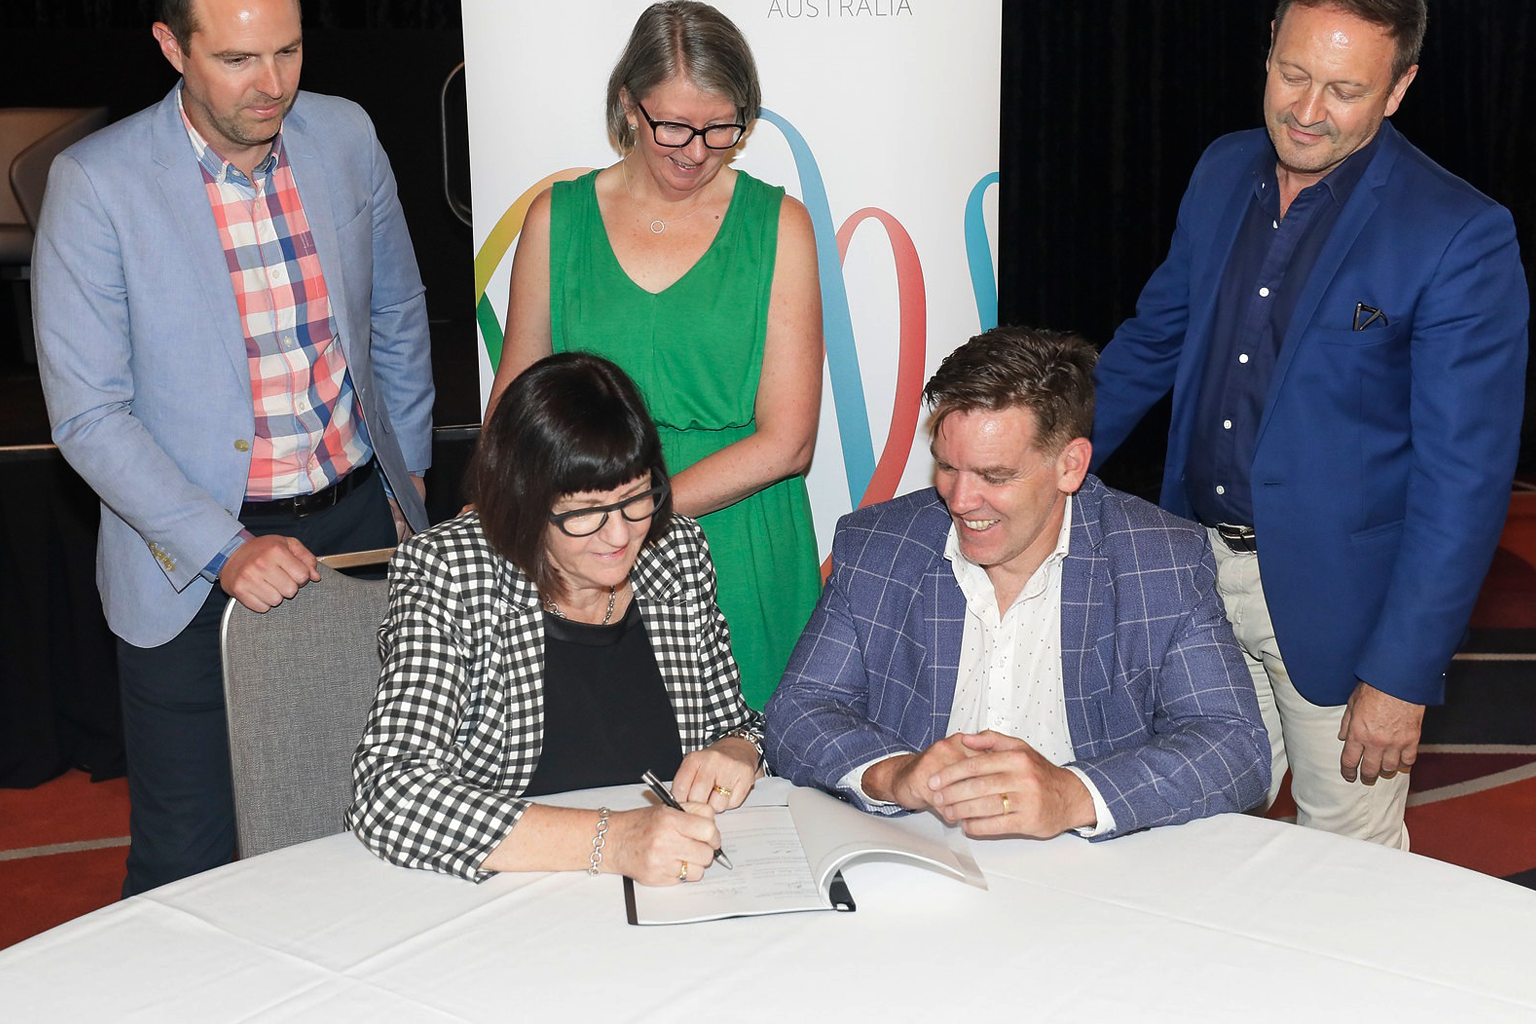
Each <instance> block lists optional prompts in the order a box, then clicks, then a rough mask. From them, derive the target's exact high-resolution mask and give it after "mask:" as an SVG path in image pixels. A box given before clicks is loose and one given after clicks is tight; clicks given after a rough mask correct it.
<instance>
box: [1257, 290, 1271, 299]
mask: <svg viewBox="0 0 1536 1024" xmlns="http://www.w3.org/2000/svg"><path fill="white" fill-rule="evenodd" d="M1259 297H1260V298H1262V299H1267V298H1269V289H1268V288H1260V289H1259Z"/></svg>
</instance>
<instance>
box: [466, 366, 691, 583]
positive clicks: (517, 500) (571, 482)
mask: <svg viewBox="0 0 1536 1024" xmlns="http://www.w3.org/2000/svg"><path fill="white" fill-rule="evenodd" d="M647 473H649V474H650V478H651V485H652V486H659V485H661V484H666V483H668V482H669V480H668V477H667V466H666V463H665V462H664V461H663V459H662V455H661V439H660V438H659V437H657V435H656V425H655V424H654V423H652V422H651V416H650V413H649V412H647V411H646V408H645V401H644V399H642V398H641V397H640V391H639V389H637V388H636V387H635V383H634V381H632V380H630V379H629V377H628V376H627V375H626V374H625V373H624V371H623V370H621V369H619V368H618V367H617V366H615V365H614V364H613V363H611V362H609V361H608V360H606V359H604V358H602V357H601V356H595V355H591V354H590V353H586V352H563V353H560V354H558V355H552V356H546V357H545V358H543V359H540V360H539V361H538V362H536V363H534V364H533V365H532V366H530V367H528V369H526V370H524V371H523V372H522V373H521V374H519V375H518V376H517V377H516V378H515V379H514V380H513V381H512V383H511V384H510V385H508V387H507V390H506V391H505V392H504V393H503V394H502V396H501V401H500V403H498V404H497V406H496V412H495V414H494V415H492V416H491V420H490V422H489V423H487V424H486V425H485V428H484V430H482V431H481V434H480V444H479V447H478V448H476V450H475V456H474V459H473V460H472V461H471V462H470V466H469V480H468V490H469V494H470V497H471V499H472V500H473V501H474V503H475V508H476V510H477V511H478V512H479V513H480V525H481V528H482V529H484V530H485V536H486V539H487V540H489V541H490V543H491V547H492V548H494V549H495V550H496V553H497V554H499V555H501V556H502V557H503V558H506V559H508V560H509V561H511V562H512V564H514V565H516V566H517V567H518V568H519V569H521V570H522V571H523V572H525V573H526V574H527V575H528V577H529V578H530V579H532V580H533V582H534V583H535V584H536V585H537V586H538V588H539V593H540V594H542V595H543V596H544V597H545V598H547V599H550V600H559V599H560V598H562V597H564V596H565V581H564V580H562V579H561V578H560V576H559V573H558V572H557V571H556V570H555V568H554V567H553V566H552V565H550V563H549V557H548V554H547V552H546V550H545V539H546V537H547V536H548V531H550V530H552V529H555V527H554V526H553V525H552V524H551V523H550V521H549V515H550V513H551V512H552V511H554V507H555V502H557V501H558V500H559V499H560V498H561V497H563V496H564V495H567V494H576V493H579V492H582V491H606V490H611V489H613V488H615V487H619V486H621V485H622V484H627V483H629V482H630V481H631V480H634V479H635V478H636V477H641V476H645V475H646V474H647ZM671 517H672V495H671V492H670V491H669V492H668V494H667V496H666V498H665V499H663V501H662V503H661V505H660V507H659V508H657V510H656V515H655V516H654V517H652V519H651V528H650V530H649V532H648V533H647V534H646V537H645V543H647V544H651V543H654V542H655V541H656V539H657V538H658V537H660V536H661V535H662V534H664V533H666V531H667V526H668V524H669V523H670V522H671Z"/></svg>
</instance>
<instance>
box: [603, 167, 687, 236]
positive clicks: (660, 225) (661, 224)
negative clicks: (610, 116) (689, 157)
mask: <svg viewBox="0 0 1536 1024" xmlns="http://www.w3.org/2000/svg"><path fill="white" fill-rule="evenodd" d="M619 173H621V174H623V175H624V191H625V192H627V193H629V198H630V199H632V200H634V203H635V205H636V206H638V205H640V200H638V199H635V192H634V189H632V188H630V187H629V158H628V157H626V158H624V159H623V160H620V161H619ZM702 209H704V196H703V194H702V193H700V195H699V201H698V202H697V203H694V204H693V209H691V210H689V211H688V212H687V213H685V214H683V215H682V216H681V217H678V218H676V219H674V220H672V221H665V220H662V219H661V218H660V217H656V218H654V219H653V220H652V221H651V223H650V225H649V226H650V229H651V234H653V235H659V234H661V233H662V232H663V231H665V230H667V225H668V224H669V223H671V224H681V223H682V222H683V221H685V220H687V219H688V218H689V217H692V216H693V215H694V214H696V213H698V212H699V211H700V210H702Z"/></svg>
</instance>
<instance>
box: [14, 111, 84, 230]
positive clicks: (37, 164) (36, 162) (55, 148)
mask: <svg viewBox="0 0 1536 1024" xmlns="http://www.w3.org/2000/svg"><path fill="white" fill-rule="evenodd" d="M106 124H107V108H106V107H7V108H4V109H0V167H4V168H5V169H6V173H7V174H8V175H9V177H10V181H11V191H12V193H13V194H14V196H15V201H16V204H17V206H18V207H19V208H20V212H21V215H22V217H23V218H24V219H25V221H26V224H27V226H28V227H30V228H32V229H33V230H36V228H37V218H38V214H40V213H41V212H42V209H43V188H44V186H46V185H47V184H48V168H50V167H52V166H53V158H54V157H56V156H58V155H59V154H60V153H62V152H64V150H66V149H68V148H69V147H70V146H73V145H74V144H75V143H77V142H79V141H80V140H81V139H83V138H85V137H86V136H87V135H89V134H91V133H92V132H94V131H96V130H97V129H98V128H105V127H106Z"/></svg>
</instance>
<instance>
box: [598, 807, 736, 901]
mask: <svg viewBox="0 0 1536 1024" xmlns="http://www.w3.org/2000/svg"><path fill="white" fill-rule="evenodd" d="M682 804H683V808H684V811H686V812H687V813H684V811H674V810H673V809H672V808H670V807H647V808H644V809H642V810H638V811H623V812H620V813H618V814H615V815H614V816H613V819H612V821H611V822H610V824H609V826H608V839H607V843H606V854H607V855H606V856H605V857H604V858H603V868H604V869H605V870H610V871H613V872H615V873H617V874H622V875H628V876H629V877H630V878H633V879H634V880H635V881H637V882H639V883H640V884H642V885H677V884H678V883H679V882H685V881H687V882H697V881H698V880H699V879H700V878H703V877H704V869H705V868H707V867H709V865H710V863H711V862H712V861H713V860H714V859H715V852H714V851H715V850H716V849H718V848H719V846H720V830H719V829H717V828H716V827H715V812H714V810H713V809H712V808H711V807H710V806H709V805H708V804H706V803H697V802H689V801H682Z"/></svg>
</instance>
